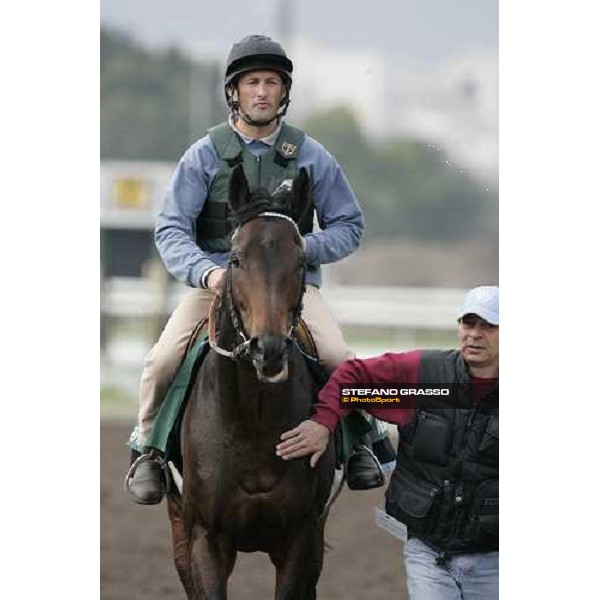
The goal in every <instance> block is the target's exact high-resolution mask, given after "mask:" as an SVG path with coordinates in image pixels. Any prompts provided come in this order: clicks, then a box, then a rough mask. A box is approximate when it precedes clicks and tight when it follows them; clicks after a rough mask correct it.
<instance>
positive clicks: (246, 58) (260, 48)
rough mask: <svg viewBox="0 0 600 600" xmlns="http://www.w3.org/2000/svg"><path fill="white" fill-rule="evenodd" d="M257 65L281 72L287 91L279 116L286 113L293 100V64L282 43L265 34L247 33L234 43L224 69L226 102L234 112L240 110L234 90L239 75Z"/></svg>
mask: <svg viewBox="0 0 600 600" xmlns="http://www.w3.org/2000/svg"><path fill="white" fill-rule="evenodd" d="M258 69H268V70H269V71H277V72H278V73H279V74H280V75H281V76H282V78H283V84H284V86H285V88H286V92H285V96H284V97H283V98H282V100H281V107H282V109H283V110H281V111H280V112H279V113H278V114H277V117H281V116H283V115H284V114H285V113H286V111H287V107H288V104H289V103H290V90H291V88H292V71H293V70H294V65H293V64H292V61H291V60H290V59H289V58H288V57H287V55H286V53H285V50H284V49H283V48H282V47H281V45H280V44H279V43H277V42H276V41H274V40H272V39H271V38H270V37H267V36H265V35H248V36H246V37H245V38H243V39H241V40H240V41H239V42H236V43H235V44H234V45H233V46H232V48H231V50H230V52H229V56H228V57H227V67H226V69H225V98H226V100H227V106H228V107H229V109H230V110H231V111H232V112H234V113H237V111H238V108H239V107H238V104H237V102H236V101H234V100H233V91H234V88H235V85H236V82H237V79H238V77H239V76H240V75H242V74H243V73H247V72H248V71H256V70H258Z"/></svg>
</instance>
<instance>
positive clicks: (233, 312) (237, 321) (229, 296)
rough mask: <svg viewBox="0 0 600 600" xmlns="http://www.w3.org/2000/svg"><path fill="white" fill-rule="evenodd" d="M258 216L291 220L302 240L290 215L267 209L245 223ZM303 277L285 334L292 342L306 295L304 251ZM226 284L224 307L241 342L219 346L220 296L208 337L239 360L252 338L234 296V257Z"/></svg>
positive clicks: (225, 353)
mask: <svg viewBox="0 0 600 600" xmlns="http://www.w3.org/2000/svg"><path fill="white" fill-rule="evenodd" d="M258 218H277V219H284V220H286V221H288V222H290V223H291V224H292V225H293V226H294V230H295V233H296V235H297V236H298V237H299V239H300V240H302V236H301V235H300V231H299V230H298V225H297V224H296V223H295V221H294V220H293V219H292V218H291V217H288V216H287V215H282V214H280V213H277V212H272V211H266V212H262V213H260V214H257V215H256V216H254V217H252V218H251V219H248V220H247V221H245V222H244V225H245V224H246V223H249V222H250V221H252V220H254V219H258ZM241 227H242V226H240V227H238V228H237V229H236V230H235V232H234V233H233V236H232V241H233V240H235V237H236V235H237V234H238V233H239V230H240V228H241ZM301 278H302V284H301V286H300V293H299V295H298V301H297V302H296V305H295V306H294V310H293V312H292V324H291V326H290V329H289V331H288V332H287V334H286V335H285V338H286V340H288V341H289V342H290V343H291V342H294V339H295V338H294V330H295V329H296V327H297V326H298V323H299V322H300V315H301V314H302V299H303V297H304V292H305V291H306V254H305V253H304V252H303V260H302V264H301ZM225 285H226V293H225V299H226V305H225V306H224V309H225V310H226V311H227V314H228V316H229V320H230V321H231V324H232V326H233V330H234V333H235V336H236V338H237V339H241V342H240V343H239V344H238V345H237V346H235V347H234V348H233V350H225V349H224V348H221V347H220V346H219V344H218V342H217V340H216V323H215V317H216V310H217V308H218V307H219V306H220V304H221V299H220V298H219V296H216V297H215V300H214V301H213V303H212V305H211V308H210V316H209V336H208V337H209V343H210V347H211V348H212V349H213V350H214V351H215V352H217V353H219V354H221V355H222V356H226V357H227V358H231V359H232V360H235V361H237V360H239V359H240V358H247V357H249V355H250V344H251V342H252V339H251V338H250V337H249V336H248V335H247V333H246V331H245V330H244V322H243V320H242V317H241V315H240V312H239V309H238V307H237V306H236V304H235V302H234V298H233V270H232V257H230V258H229V263H228V265H227V274H226V283H225Z"/></svg>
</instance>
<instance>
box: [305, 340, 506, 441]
mask: <svg viewBox="0 0 600 600" xmlns="http://www.w3.org/2000/svg"><path fill="white" fill-rule="evenodd" d="M420 365H421V352H420V351H419V350H413V351H411V352H404V353H402V354H397V353H393V352H388V353H386V354H383V355H381V356H377V357H375V358H367V359H358V358H357V359H354V360H349V361H346V362H345V363H342V364H341V365H340V366H339V367H338V368H337V369H336V370H335V371H334V372H333V374H332V375H331V377H330V378H329V381H328V382H327V384H326V385H325V387H324V388H323V389H322V390H321V391H320V392H319V400H318V402H317V403H316V404H315V405H314V407H313V411H314V414H313V416H312V417H311V418H312V420H313V421H316V422H317V423H321V425H325V427H327V428H328V429H329V431H331V432H333V430H334V429H335V426H336V425H337V423H338V421H340V419H342V418H343V417H345V416H346V415H347V414H348V413H349V412H350V411H351V410H352V409H351V408H342V406H340V397H339V386H340V384H344V386H346V387H352V384H355V383H363V384H376V386H381V385H386V384H390V383H398V384H400V383H406V384H418V383H419V372H420ZM471 381H472V382H473V383H477V384H487V385H477V386H474V388H476V390H477V393H476V394H474V397H473V398H472V400H473V402H475V403H476V402H478V401H479V399H480V398H481V397H482V396H483V395H485V393H486V392H487V390H488V389H489V388H490V386H492V385H493V384H494V383H495V382H496V381H497V378H494V379H482V378H479V377H473V376H472V375H471ZM361 408H362V409H364V410H366V411H367V412H368V413H370V414H371V415H373V416H374V417H376V418H377V419H380V420H381V421H386V422H388V423H394V424H396V425H405V424H406V423H408V422H409V421H410V420H411V419H412V417H413V414H414V410H413V409H412V408H383V407H379V406H373V405H365V406H361Z"/></svg>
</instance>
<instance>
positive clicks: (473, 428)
mask: <svg viewBox="0 0 600 600" xmlns="http://www.w3.org/2000/svg"><path fill="white" fill-rule="evenodd" d="M499 323H500V320H499V289H498V287H495V286H482V287H478V288H475V289H473V290H471V291H470V292H469V293H468V294H467V296H466V299H465V302H464V305H463V307H462V308H461V310H460V312H459V314H458V338H459V343H460V349H459V350H444V351H442V350H434V351H413V352H406V353H403V354H392V353H388V354H384V355H382V356H379V357H376V358H371V359H367V360H350V361H348V362H346V363H344V364H343V365H341V366H339V367H338V368H337V369H336V370H335V372H334V373H333V375H332V376H331V378H330V379H329V382H328V383H327V384H326V386H325V387H324V388H323V389H322V390H321V392H320V394H319V402H318V403H317V404H316V405H315V406H314V408H313V410H314V415H313V417H312V419H311V420H309V421H304V422H302V423H301V424H300V425H299V426H297V427H295V428H294V429H291V430H290V431H287V432H285V433H284V434H283V435H282V439H283V441H282V442H281V443H280V444H278V445H277V448H276V452H277V454H278V455H279V456H281V457H282V458H283V459H284V460H290V459H294V458H299V457H302V456H307V455H311V465H312V466H315V465H316V464H317V461H318V460H319V457H320V456H321V454H322V453H323V452H324V451H325V449H326V448H327V445H328V441H329V436H330V433H331V432H333V430H334V429H335V426H336V424H337V423H338V421H339V420H340V419H341V418H342V417H343V416H344V415H346V414H347V413H348V412H349V410H348V409H345V408H342V405H341V404H340V400H341V398H340V386H341V389H343V388H352V387H363V386H367V385H369V384H373V385H375V386H376V387H380V386H386V385H390V384H392V385H397V386H401V385H415V386H416V385H429V386H443V385H445V386H449V389H451V390H452V391H453V395H452V397H451V399H450V398H449V399H448V400H444V398H445V396H437V400H435V401H434V400H432V398H436V397H435V396H426V397H424V398H428V399H426V400H425V399H421V397H420V396H416V397H417V400H416V401H415V406H414V407H411V408H381V407H377V405H365V404H362V405H361V407H362V408H365V407H366V408H365V410H367V411H369V412H370V413H371V414H372V415H374V416H376V417H377V418H378V419H381V420H383V421H387V422H389V423H394V424H396V425H398V432H399V444H398V458H397V463H396V470H395V471H394V474H393V476H392V478H391V481H390V485H389V487H388V489H387V492H386V511H387V513H388V514H390V515H391V516H392V517H394V518H396V519H397V520H399V521H400V522H402V523H404V524H405V525H407V528H408V541H407V542H406V544H405V546H404V558H405V566H406V575H407V584H408V591H409V594H410V597H411V600H494V599H497V598H498V566H499V565H498V563H499V554H498V519H499V486H498V451H499V431H500V429H499V415H498V389H499V388H498V381H499ZM357 384H358V385H357ZM379 406H381V405H379Z"/></svg>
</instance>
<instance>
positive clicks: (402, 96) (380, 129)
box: [290, 39, 499, 183]
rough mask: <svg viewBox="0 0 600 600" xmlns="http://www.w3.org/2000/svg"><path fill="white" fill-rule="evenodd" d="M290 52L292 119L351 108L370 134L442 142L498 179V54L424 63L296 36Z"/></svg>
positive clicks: (461, 160)
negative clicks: (293, 67)
mask: <svg viewBox="0 0 600 600" xmlns="http://www.w3.org/2000/svg"><path fill="white" fill-rule="evenodd" d="M290 54H291V56H293V59H294V62H295V64H296V65H297V67H296V69H295V73H294V90H293V94H292V108H291V109H290V110H291V116H292V117H293V118H294V119H296V120H300V121H301V120H303V119H305V118H307V117H308V116H310V114H311V113H312V112H316V111H319V110H326V109H329V108H332V107H335V106H340V105H346V106H348V107H349V108H351V109H352V111H353V112H354V114H355V116H356V118H357V120H358V121H359V123H360V125H361V127H362V129H363V131H364V133H365V135H366V136H367V137H369V138H371V139H384V138H386V137H392V136H394V137H397V136H402V137H410V138H414V139H418V140H420V141H422V142H424V143H427V144H432V145H436V146H439V147H442V148H443V149H444V150H445V151H446V153H447V154H448V155H450V156H452V157H453V158H455V159H456V161H457V163H459V164H461V165H462V166H464V167H465V169H467V170H470V171H472V172H473V174H475V175H476V176H478V177H480V178H481V179H483V180H485V181H487V182H489V183H496V182H497V181H498V109H499V105H498V56H497V54H482V53H481V52H477V53H472V54H464V55H463V56H457V57H453V58H449V59H448V60H447V61H444V62H443V63H441V64H439V65H436V66H431V65H427V66H424V65H422V64H420V63H410V62H407V61H399V60H392V59H390V58H388V57H386V56H385V55H383V54H381V53H380V52H376V51H372V50H368V49H361V50H357V49H353V50H349V51H340V50H334V49H332V48H330V47H327V46H325V45H323V44H319V43H317V42H314V41H310V40H307V39H296V40H295V42H294V43H293V44H292V46H291V51H290Z"/></svg>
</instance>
